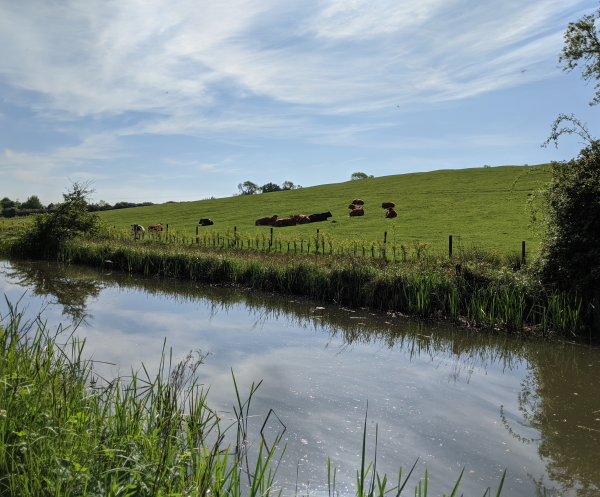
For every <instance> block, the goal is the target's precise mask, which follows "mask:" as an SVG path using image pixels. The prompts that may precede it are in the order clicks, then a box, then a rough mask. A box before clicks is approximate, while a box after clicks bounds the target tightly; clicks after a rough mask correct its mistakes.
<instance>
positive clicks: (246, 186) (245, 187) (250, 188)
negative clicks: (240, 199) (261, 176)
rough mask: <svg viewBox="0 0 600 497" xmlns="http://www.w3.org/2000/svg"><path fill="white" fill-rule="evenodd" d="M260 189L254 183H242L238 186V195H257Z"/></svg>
mask: <svg viewBox="0 0 600 497" xmlns="http://www.w3.org/2000/svg"><path fill="white" fill-rule="evenodd" d="M259 189H260V187H259V186H258V185H257V184H256V183H252V181H244V182H243V183H240V184H238V190H239V191H240V193H239V194H240V195H254V194H255V193H258V190H259Z"/></svg>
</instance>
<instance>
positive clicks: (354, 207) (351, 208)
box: [348, 204, 356, 211]
mask: <svg viewBox="0 0 600 497" xmlns="http://www.w3.org/2000/svg"><path fill="white" fill-rule="evenodd" d="M348 209H350V210H351V211H353V210H354V209H356V205H354V204H350V205H349V206H348Z"/></svg>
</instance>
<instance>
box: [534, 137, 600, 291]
mask: <svg viewBox="0 0 600 497" xmlns="http://www.w3.org/2000/svg"><path fill="white" fill-rule="evenodd" d="M551 167H552V179H551V181H550V183H549V184H548V185H547V186H546V188H545V189H544V190H543V191H542V198H543V202H544V207H545V211H546V213H547V219H546V230H545V234H544V236H543V239H542V244H541V247H540V252H539V255H538V263H539V264H540V275H541V277H542V280H543V281H544V282H545V283H547V284H551V285H555V286H558V287H560V288H564V289H569V288H573V287H575V288H576V289H578V290H581V291H583V292H589V291H598V287H599V285H600V228H599V223H600V140H594V141H592V142H591V143H590V144H589V145H588V146H587V147H586V148H584V149H583V150H581V152H580V153H579V156H578V157H577V158H576V159H571V160H570V161H569V162H552V163H551Z"/></svg>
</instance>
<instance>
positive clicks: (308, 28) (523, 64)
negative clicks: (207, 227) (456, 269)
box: [0, 0, 600, 204]
mask: <svg viewBox="0 0 600 497" xmlns="http://www.w3.org/2000/svg"><path fill="white" fill-rule="evenodd" d="M598 6H599V4H598V2H596V1H590V0H586V1H581V0H487V1H485V2H481V1H478V0H303V1H301V2H298V1H293V2H291V1H285V0H284V1H282V0H222V1H219V2H215V1H212V0H211V1H205V0H189V1H188V0H176V1H173V0H143V1H142V0H116V1H112V0H86V1H85V2H82V1H80V0H73V1H71V0H54V1H52V0H50V1H49V0H43V1H42V0H39V1H37V0H28V1H27V2H16V1H10V0H0V47H2V48H1V49H0V50H1V53H2V56H1V57H0V197H4V196H8V197H9V198H11V199H12V200H15V199H18V200H21V201H24V200H26V198H27V197H29V196H31V195H37V196H38V197H39V198H40V200H41V201H42V203H44V204H48V203H50V202H57V201H60V200H61V199H62V197H61V194H62V193H64V192H66V191H67V189H68V188H69V187H70V186H71V184H72V182H82V181H92V182H93V183H92V186H93V188H94V189H95V193H94V194H93V200H94V201H96V202H98V201H100V200H104V201H105V202H108V203H111V204H113V203H115V202H119V201H129V202H146V201H149V202H155V203H162V202H166V201H177V202H182V201H191V200H201V199H204V198H208V197H211V196H214V197H217V198H219V197H228V196H232V195H234V194H236V193H238V186H237V185H238V184H239V183H242V182H244V181H252V182H254V183H257V184H258V185H263V184H265V183H268V182H273V183H277V184H282V183H283V182H284V181H291V182H293V183H294V184H296V185H302V186H304V187H308V186H313V185H319V184H325V183H338V182H342V181H348V180H350V176H351V174H352V173H354V172H364V173H366V174H369V175H374V176H377V177H378V176H387V175H392V174H405V173H412V172H422V171H434V170H440V169H463V168H472V167H482V166H483V165H491V166H492V167H495V166H502V165H522V164H530V165H533V164H539V163H545V162H549V161H550V160H568V159H571V158H573V157H574V156H576V155H577V152H578V151H579V150H580V149H581V148H582V147H583V145H582V143H581V142H580V140H578V139H577V138H575V137H566V138H564V139H562V140H561V141H560V143H559V147H558V148H555V147H554V146H550V147H547V148H542V147H541V146H540V145H541V144H542V143H543V142H544V140H545V139H546V138H547V137H548V135H549V133H550V127H551V124H552V122H553V121H554V120H555V119H556V118H557V116H558V115H559V114H560V113H565V114H571V113H573V114H575V115H576V116H577V117H578V118H579V119H580V120H581V121H584V122H587V124H588V125H589V128H590V131H591V132H592V134H593V135H594V134H596V135H598V134H600V131H598V130H599V129H600V126H599V124H600V122H599V119H598V115H599V112H600V108H598V107H590V106H589V105H588V103H589V102H590V101H591V100H592V98H593V97H594V88H593V86H594V85H593V84H589V85H586V83H585V81H583V80H582V78H581V73H580V72H579V71H578V70H575V71H573V72H570V73H567V72H564V71H562V70H561V68H560V67H559V62H558V55H559V54H560V52H561V49H562V46H563V34H564V32H565V29H566V27H567V25H568V23H569V22H573V21H576V20H578V19H579V18H580V17H582V16H583V15H585V14H590V13H593V12H594V11H595V10H596V9H597V8H598ZM594 132H595V133H594Z"/></svg>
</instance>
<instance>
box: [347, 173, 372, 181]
mask: <svg viewBox="0 0 600 497" xmlns="http://www.w3.org/2000/svg"><path fill="white" fill-rule="evenodd" d="M374 177H375V176H373V175H372V174H371V175H370V176H369V175H367V174H365V173H352V176H350V179H351V180H354V179H367V178H374Z"/></svg>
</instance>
